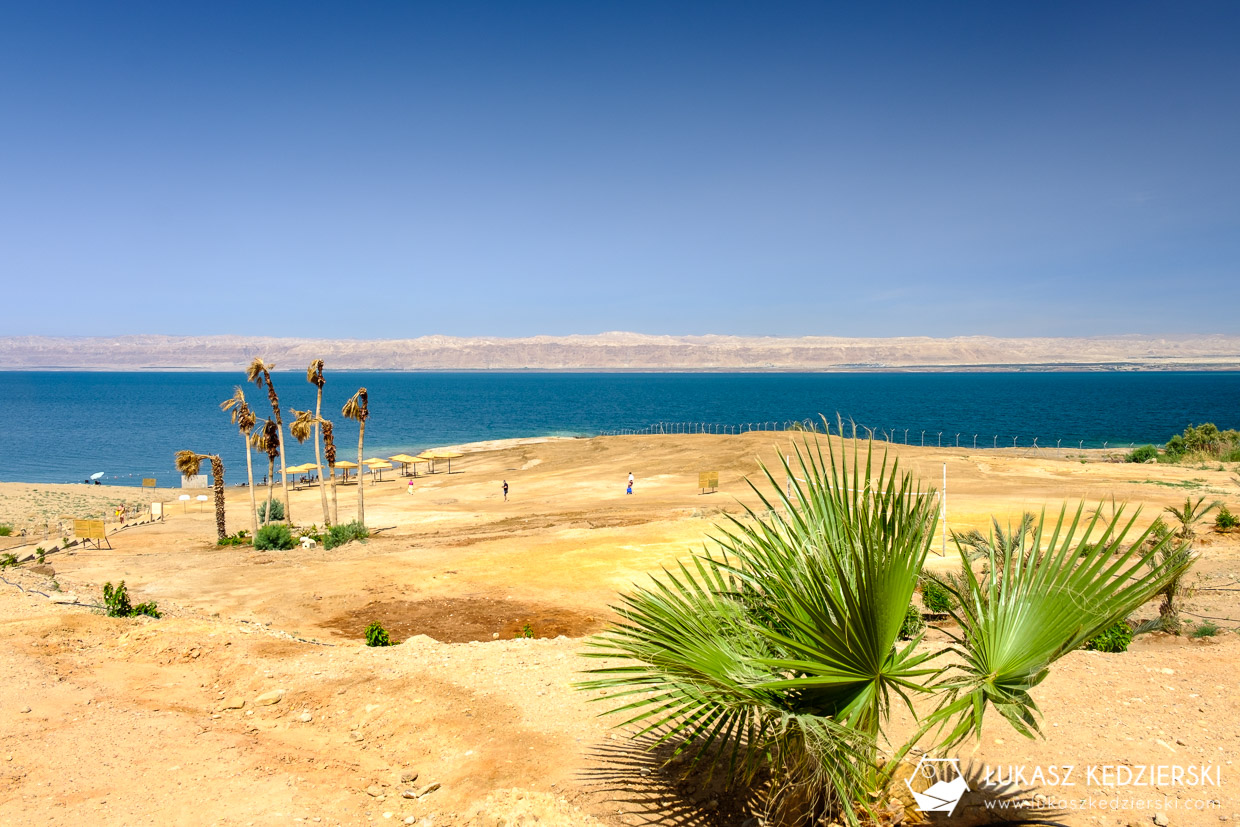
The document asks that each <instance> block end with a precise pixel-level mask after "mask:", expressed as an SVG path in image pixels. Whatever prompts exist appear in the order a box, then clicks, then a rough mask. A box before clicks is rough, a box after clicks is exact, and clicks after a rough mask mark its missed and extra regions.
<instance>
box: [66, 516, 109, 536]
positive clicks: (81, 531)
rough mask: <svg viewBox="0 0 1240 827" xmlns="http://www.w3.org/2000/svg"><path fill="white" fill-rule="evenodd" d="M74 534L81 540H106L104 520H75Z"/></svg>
mask: <svg viewBox="0 0 1240 827" xmlns="http://www.w3.org/2000/svg"><path fill="white" fill-rule="evenodd" d="M73 534H74V536H75V537H77V538H78V539H79V540H106V539H107V536H106V535H105V534H104V533H103V520H74V521H73Z"/></svg>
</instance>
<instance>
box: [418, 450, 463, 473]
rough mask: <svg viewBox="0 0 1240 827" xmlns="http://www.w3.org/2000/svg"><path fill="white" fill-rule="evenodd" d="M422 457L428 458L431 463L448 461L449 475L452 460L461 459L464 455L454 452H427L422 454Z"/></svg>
mask: <svg viewBox="0 0 1240 827" xmlns="http://www.w3.org/2000/svg"><path fill="white" fill-rule="evenodd" d="M423 456H425V457H429V458H430V460H431V462H434V461H435V460H437V459H446V460H447V461H448V473H449V474H451V473H452V460H454V459H457V458H459V457H462V456H464V454H459V453H457V452H456V451H427V452H425V453H423Z"/></svg>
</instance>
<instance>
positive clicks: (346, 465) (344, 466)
mask: <svg viewBox="0 0 1240 827" xmlns="http://www.w3.org/2000/svg"><path fill="white" fill-rule="evenodd" d="M336 467H337V468H340V469H341V470H343V471H344V481H345V482H347V481H348V479H349V469H350V468H356V467H357V463H356V462H349V461H348V460H347V459H342V460H337V462H336Z"/></svg>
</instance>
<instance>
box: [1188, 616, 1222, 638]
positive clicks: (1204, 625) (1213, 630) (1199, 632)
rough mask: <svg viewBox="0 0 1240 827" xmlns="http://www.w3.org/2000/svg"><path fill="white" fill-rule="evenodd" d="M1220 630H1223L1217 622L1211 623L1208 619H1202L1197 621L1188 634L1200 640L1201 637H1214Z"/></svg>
mask: <svg viewBox="0 0 1240 827" xmlns="http://www.w3.org/2000/svg"><path fill="white" fill-rule="evenodd" d="M1221 631H1223V630H1222V629H1220V628H1219V627H1218V624H1217V623H1212V622H1211V621H1209V620H1203V621H1201V623H1198V624H1197V625H1196V626H1194V627H1193V630H1192V631H1191V632H1189V633H1188V636H1189V637H1191V638H1197V639H1198V640H1200V639H1201V638H1203V637H1214V636H1215V635H1217V634H1218V633H1219V632H1221Z"/></svg>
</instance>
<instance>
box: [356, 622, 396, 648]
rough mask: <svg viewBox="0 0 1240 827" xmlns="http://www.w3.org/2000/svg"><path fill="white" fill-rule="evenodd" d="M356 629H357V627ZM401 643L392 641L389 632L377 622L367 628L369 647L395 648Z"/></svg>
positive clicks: (367, 643)
mask: <svg viewBox="0 0 1240 827" xmlns="http://www.w3.org/2000/svg"><path fill="white" fill-rule="evenodd" d="M355 628H356V627H355ZM397 643H399V641H394V640H392V638H391V636H389V635H388V633H387V630H386V629H384V628H383V626H382V625H381V624H380V623H379V621H377V620H375V621H372V622H371V623H370V625H368V626H367V627H366V645H367V646H395V645H396V644H397Z"/></svg>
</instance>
